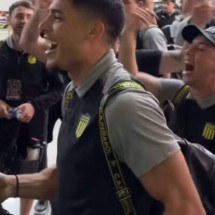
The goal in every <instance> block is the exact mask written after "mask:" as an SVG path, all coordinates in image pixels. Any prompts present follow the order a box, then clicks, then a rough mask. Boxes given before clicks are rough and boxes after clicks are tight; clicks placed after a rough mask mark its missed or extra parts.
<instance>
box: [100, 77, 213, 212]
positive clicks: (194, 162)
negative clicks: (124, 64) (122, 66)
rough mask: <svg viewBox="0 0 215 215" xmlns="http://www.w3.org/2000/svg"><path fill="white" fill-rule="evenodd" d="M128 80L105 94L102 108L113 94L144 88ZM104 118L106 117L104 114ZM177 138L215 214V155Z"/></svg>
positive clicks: (202, 195) (205, 202)
mask: <svg viewBox="0 0 215 215" xmlns="http://www.w3.org/2000/svg"><path fill="white" fill-rule="evenodd" d="M128 82H129V81H126V82H120V83H116V84H115V85H114V86H112V87H111V89H110V90H109V92H108V93H107V94H106V95H105V96H104V99H103V100H102V103H101V106H100V109H104V108H105V105H106V104H107V102H108V100H109V99H111V97H112V96H114V95H116V94H117V93H119V92H121V91H123V90H128V91H136V92H140V93H141V91H143V90H144V89H143V88H142V87H141V86H140V87H139V88H138V87H135V86H136V85H137V83H135V82H133V81H130V82H131V83H130V84H129V83H128ZM132 83H135V84H132ZM185 91H186V90H185ZM185 91H184V92H185ZM185 94H186V92H185ZM166 108H168V109H166V110H168V111H167V113H168V114H169V115H168V116H167V117H169V119H171V114H172V111H173V110H174V107H173V106H172V103H171V102H168V103H167V104H166ZM103 118H105V116H104V114H103ZM100 121H101V120H100ZM100 129H101V128H100ZM176 139H177V142H178V144H179V145H180V147H181V150H182V153H183V155H184V157H185V160H186V162H187V165H188V167H189V170H190V173H191V176H192V178H193V181H194V183H195V185H196V188H197V190H198V192H199V195H200V198H201V200H202V203H203V205H204V207H205V210H206V212H207V215H215V155H214V154H212V153H211V152H209V151H208V150H207V149H205V148H204V147H203V146H201V145H200V144H196V143H190V142H188V141H187V140H185V139H182V138H180V137H177V136H176ZM149 198H150V197H149ZM155 207H156V208H154V210H155V211H157V213H156V214H162V211H161V208H159V207H157V206H155ZM156 209H157V210H156ZM159 211H160V213H159ZM134 213H135V212H134ZM150 215H154V214H150Z"/></svg>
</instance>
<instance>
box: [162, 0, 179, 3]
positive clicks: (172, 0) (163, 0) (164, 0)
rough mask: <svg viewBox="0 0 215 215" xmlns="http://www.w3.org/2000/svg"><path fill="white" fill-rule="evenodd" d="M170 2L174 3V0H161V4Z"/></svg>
mask: <svg viewBox="0 0 215 215" xmlns="http://www.w3.org/2000/svg"><path fill="white" fill-rule="evenodd" d="M167 1H171V2H172V3H176V0H162V2H167Z"/></svg>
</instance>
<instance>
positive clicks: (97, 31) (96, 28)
mask: <svg viewBox="0 0 215 215" xmlns="http://www.w3.org/2000/svg"><path fill="white" fill-rule="evenodd" d="M104 33H105V25H104V23H103V22H101V21H95V22H94V23H92V25H91V26H90V30H89V36H90V37H91V38H94V39H98V38H101V37H102V36H103V35H104Z"/></svg>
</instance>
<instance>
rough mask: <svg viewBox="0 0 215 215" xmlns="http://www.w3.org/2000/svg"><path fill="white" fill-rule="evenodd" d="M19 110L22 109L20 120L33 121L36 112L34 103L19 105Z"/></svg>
mask: <svg viewBox="0 0 215 215" xmlns="http://www.w3.org/2000/svg"><path fill="white" fill-rule="evenodd" d="M17 110H19V111H20V113H21V114H20V117H19V121H21V122H25V123H28V122H30V121H31V119H32V118H33V116H34V114H35V109H34V107H33V105H32V104H30V103H24V104H21V105H20V106H18V107H17Z"/></svg>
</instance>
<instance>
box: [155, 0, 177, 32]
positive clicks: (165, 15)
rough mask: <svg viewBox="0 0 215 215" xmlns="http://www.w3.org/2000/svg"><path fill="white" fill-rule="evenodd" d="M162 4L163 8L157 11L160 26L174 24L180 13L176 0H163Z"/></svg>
mask: <svg viewBox="0 0 215 215" xmlns="http://www.w3.org/2000/svg"><path fill="white" fill-rule="evenodd" d="M162 6H163V8H162V10H160V11H158V12H157V13H156V15H157V24H158V27H159V28H162V27H164V26H165V25H170V24H172V23H173V21H174V20H175V19H176V17H177V16H178V15H179V14H180V12H179V11H178V10H177V9H176V2H175V0H163V1H162Z"/></svg>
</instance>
